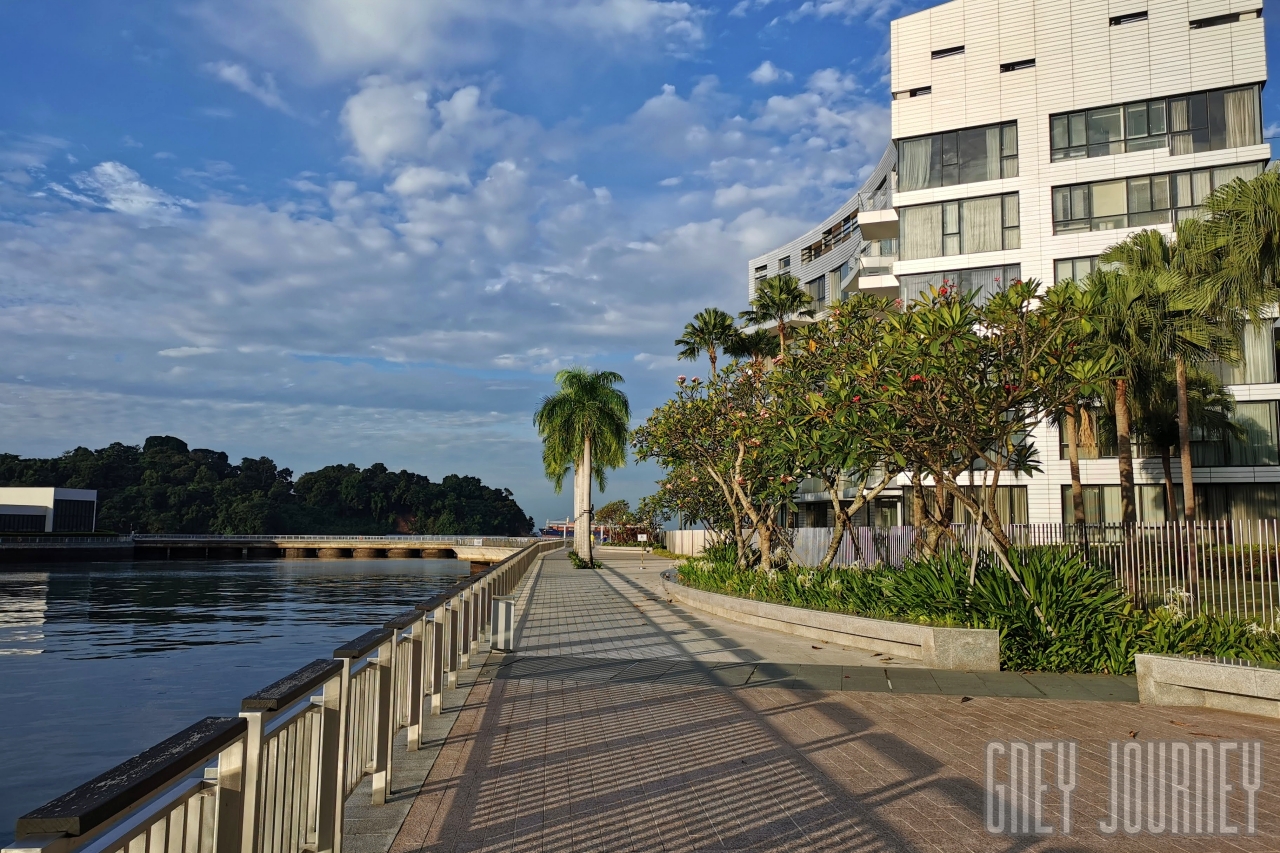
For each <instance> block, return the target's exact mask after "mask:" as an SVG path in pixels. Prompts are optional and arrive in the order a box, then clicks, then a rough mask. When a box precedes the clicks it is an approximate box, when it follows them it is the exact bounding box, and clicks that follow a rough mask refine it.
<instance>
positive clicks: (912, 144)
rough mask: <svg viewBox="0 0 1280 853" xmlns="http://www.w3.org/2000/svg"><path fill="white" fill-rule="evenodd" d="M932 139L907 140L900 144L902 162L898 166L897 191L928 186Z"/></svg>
mask: <svg viewBox="0 0 1280 853" xmlns="http://www.w3.org/2000/svg"><path fill="white" fill-rule="evenodd" d="M932 149H933V139H932V138H931V137H928V136H926V137H925V138H924V139H908V140H906V141H905V142H903V143H902V162H901V163H899V164H898V190H899V191H901V192H906V191H908V190H918V189H921V188H923V187H927V186H929V156H930V153H931V151H932Z"/></svg>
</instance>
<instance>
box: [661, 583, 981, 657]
mask: <svg viewBox="0 0 1280 853" xmlns="http://www.w3.org/2000/svg"><path fill="white" fill-rule="evenodd" d="M662 585H663V588H664V589H665V591H666V593H667V595H668V596H670V597H671V598H672V599H673V600H675V601H678V602H680V603H681V604H685V605H688V606H689V607H695V608H697V609H698V610H705V611H706V612H708V613H712V614H715V615H716V616H720V617H722V618H724V619H731V620H733V621H734V622H742V623H744V624H747V625H755V626H757V627H760V628H769V629H770V630H773V631H782V632H784V633H787V634H795V635H797V636H801V637H808V638H810V639H814V640H822V641H823V642H827V643H837V644H840V645H845V646H854V647H856V648H861V649H870V650H871V651H873V652H884V653H886V654H891V655H895V656H897V657H901V658H906V659H908V660H918V661H920V662H921V663H922V664H924V665H925V666H926V667H929V668H930V669H955V670H965V671H969V672H997V671H999V669H1000V632H999V631H995V630H990V629H986V628H934V627H931V626H928V625H913V624H911V623H909V622H890V621H887V620H884V619H867V618H865V617H862V616H850V615H849V614H846V613H830V612H828V611H825V610H809V609H807V608H804V607H791V606H789V605H786V604H769V603H767V602H764V601H754V600H752V599H749V598H738V597H737V596H733V595H722V594H720V593H715V592H704V591H702V590H700V589H690V588H689V587H687V586H684V585H683V584H681V583H679V581H678V580H677V579H676V573H675V572H674V571H671V572H664V573H663V575H662Z"/></svg>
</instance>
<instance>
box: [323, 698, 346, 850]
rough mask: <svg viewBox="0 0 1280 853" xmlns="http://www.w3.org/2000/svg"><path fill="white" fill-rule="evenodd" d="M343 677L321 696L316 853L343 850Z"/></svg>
mask: <svg viewBox="0 0 1280 853" xmlns="http://www.w3.org/2000/svg"><path fill="white" fill-rule="evenodd" d="M342 683H343V678H342V677H338V678H330V679H329V680H328V681H326V682H325V683H324V689H323V691H322V693H321V695H320V756H319V761H318V771H317V772H318V775H319V782H320V785H319V791H318V792H317V796H316V853H338V852H339V851H340V850H341V849H342V805H341V804H342V788H343V783H342V779H341V776H340V774H341V769H340V768H341V767H342V754H343V753H344V752H346V750H345V749H344V748H343V741H342V739H341V734H342Z"/></svg>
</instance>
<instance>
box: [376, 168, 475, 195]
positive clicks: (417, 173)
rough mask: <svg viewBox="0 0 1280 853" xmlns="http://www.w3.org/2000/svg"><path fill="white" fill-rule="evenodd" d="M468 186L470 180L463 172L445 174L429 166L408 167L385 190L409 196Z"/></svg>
mask: <svg viewBox="0 0 1280 853" xmlns="http://www.w3.org/2000/svg"><path fill="white" fill-rule="evenodd" d="M469 186H471V179H470V178H468V177H467V175H466V173H465V172H445V171H443V170H441V169H435V168H432V167H431V166H410V167H408V168H406V169H402V170H401V171H400V173H399V174H397V175H396V179H395V180H394V181H392V182H391V185H390V186H389V187H387V189H389V190H391V191H392V192H394V193H398V194H399V195H403V196H409V195H420V194H422V193H431V192H436V191H439V190H450V189H459V188H466V187H469Z"/></svg>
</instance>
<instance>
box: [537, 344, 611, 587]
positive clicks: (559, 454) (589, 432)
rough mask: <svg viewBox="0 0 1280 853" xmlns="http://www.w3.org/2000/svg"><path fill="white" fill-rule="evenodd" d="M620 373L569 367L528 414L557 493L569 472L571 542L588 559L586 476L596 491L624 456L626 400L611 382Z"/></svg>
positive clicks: (589, 511)
mask: <svg viewBox="0 0 1280 853" xmlns="http://www.w3.org/2000/svg"><path fill="white" fill-rule="evenodd" d="M622 382H623V378H622V376H620V375H619V374H617V373H614V372H613V371H611V370H587V369H586V368H583V367H571V368H569V369H568V370H562V371H560V372H559V373H557V374H556V384H557V385H559V386H560V390H559V391H557V392H556V393H555V394H552V395H550V396H547V397H543V398H542V405H540V406H539V407H538V411H537V412H536V413H535V414H534V416H533V422H534V424H535V425H536V426H537V427H538V435H540V436H541V437H542V464H543V467H544V468H545V469H546V473H547V479H549V480H551V482H552V483H553V484H554V485H555V488H556V492H557V493H559V491H560V489H561V487H562V486H563V485H564V478H565V476H566V475H567V474H568V473H569V469H570V468H571V467H572V468H573V469H574V476H573V487H574V488H573V519H574V521H573V547H574V550H575V551H577V552H578V554H579V555H581V556H582V557H583V558H584V559H585V560H586V561H587V562H591V560H592V557H591V478H592V477H595V480H596V483H597V484H598V485H599V486H600V491H604V487H605V471H606V469H608V468H620V467H622V466H623V465H625V464H626V462H627V438H628V437H629V435H630V430H631V404H630V403H629V402H628V401H627V395H626V394H624V393H622V392H621V391H619V390H618V389H617V388H615V387H614V386H615V385H621V384H622Z"/></svg>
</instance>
